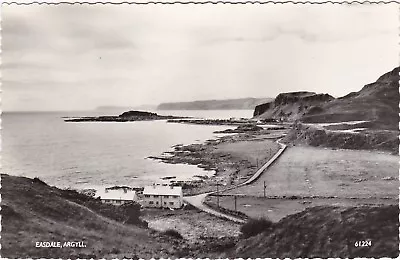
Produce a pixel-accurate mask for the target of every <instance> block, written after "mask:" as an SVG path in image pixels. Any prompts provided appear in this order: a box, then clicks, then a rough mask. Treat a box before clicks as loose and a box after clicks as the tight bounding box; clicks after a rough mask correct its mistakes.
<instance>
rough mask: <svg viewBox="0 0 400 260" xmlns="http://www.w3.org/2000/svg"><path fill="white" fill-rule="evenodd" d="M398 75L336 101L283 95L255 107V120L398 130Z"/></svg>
mask: <svg viewBox="0 0 400 260" xmlns="http://www.w3.org/2000/svg"><path fill="white" fill-rule="evenodd" d="M399 71H400V68H399V67H398V68H395V69H393V70H392V71H390V72H388V73H385V74H384V75H382V76H381V77H379V78H378V79H377V81H376V82H374V83H371V84H367V85H365V86H364V87H363V88H362V89H361V90H360V91H358V92H352V93H349V94H348V95H346V96H344V97H341V98H337V99H334V98H332V97H331V96H329V95H326V94H315V93H312V92H293V93H282V94H280V95H278V96H277V97H276V99H275V101H274V102H270V103H265V104H262V105H259V106H257V107H256V109H255V111H254V116H257V117H260V118H274V119H284V120H289V121H294V120H300V121H301V122H307V123H325V122H343V121H359V120H365V121H370V123H369V126H368V127H369V128H370V129H385V130H397V129H398V124H397V123H398V121H399V116H398V113H399V107H398V104H399V101H400V97H399V79H400V77H399Z"/></svg>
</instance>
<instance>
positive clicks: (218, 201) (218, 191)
mask: <svg viewBox="0 0 400 260" xmlns="http://www.w3.org/2000/svg"><path fill="white" fill-rule="evenodd" d="M217 207H218V208H219V183H218V182H217Z"/></svg>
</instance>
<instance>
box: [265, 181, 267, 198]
mask: <svg viewBox="0 0 400 260" xmlns="http://www.w3.org/2000/svg"><path fill="white" fill-rule="evenodd" d="M266 187H267V185H266V184H265V181H264V198H265V188H266Z"/></svg>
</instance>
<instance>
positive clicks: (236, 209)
mask: <svg viewBox="0 0 400 260" xmlns="http://www.w3.org/2000/svg"><path fill="white" fill-rule="evenodd" d="M234 198H235V211H236V210H237V196H236V195H235V196H234Z"/></svg>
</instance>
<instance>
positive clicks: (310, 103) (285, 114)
mask: <svg viewBox="0 0 400 260" xmlns="http://www.w3.org/2000/svg"><path fill="white" fill-rule="evenodd" d="M331 100H334V97H332V96H330V95H328V94H316V93H315V92H306V91H302V92H290V93H281V94H279V95H278V96H277V97H276V98H275V100H274V101H273V102H269V103H265V104H261V105H258V106H257V107H256V108H255V110H254V114H253V116H255V117H260V118H263V119H265V118H272V119H277V120H285V121H294V120H297V119H300V118H301V117H302V116H303V115H304V114H306V113H307V112H308V111H309V110H313V111H314V110H315V107H316V106H318V105H321V104H323V103H325V102H329V101H331Z"/></svg>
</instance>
